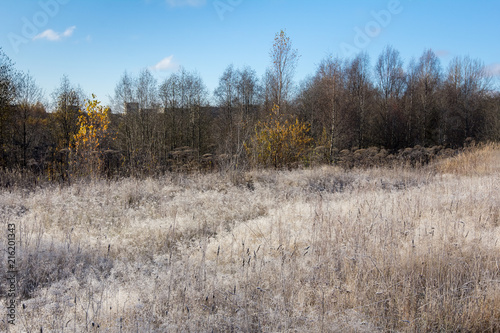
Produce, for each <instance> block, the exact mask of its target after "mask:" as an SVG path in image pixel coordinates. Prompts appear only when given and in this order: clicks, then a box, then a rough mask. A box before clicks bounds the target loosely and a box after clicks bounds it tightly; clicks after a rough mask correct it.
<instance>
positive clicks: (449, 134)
mask: <svg viewBox="0 0 500 333" xmlns="http://www.w3.org/2000/svg"><path fill="white" fill-rule="evenodd" d="M490 83H491V78H490V77H489V76H488V75H487V72H486V69H485V66H484V64H483V62H482V61H480V60H478V59H472V58H470V57H463V58H461V57H457V58H454V59H453V60H452V61H451V63H450V65H449V68H448V73H447V77H446V82H445V95H446V109H447V114H446V121H445V123H444V126H445V128H444V132H445V133H446V137H445V138H444V141H445V143H450V144H452V145H460V144H462V143H463V142H464V141H465V139H467V138H479V137H480V134H481V131H483V127H484V125H485V113H484V112H485V104H484V103H485V101H486V97H487V96H488V93H489V90H490Z"/></svg>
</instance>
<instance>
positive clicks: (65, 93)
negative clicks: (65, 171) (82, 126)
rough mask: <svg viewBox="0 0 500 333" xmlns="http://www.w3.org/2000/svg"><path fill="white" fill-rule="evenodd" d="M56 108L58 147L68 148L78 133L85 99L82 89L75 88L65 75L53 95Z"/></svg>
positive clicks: (55, 119)
mask: <svg viewBox="0 0 500 333" xmlns="http://www.w3.org/2000/svg"><path fill="white" fill-rule="evenodd" d="M52 99H53V103H54V106H55V112H54V121H55V126H56V129H55V130H56V135H57V137H58V147H59V148H60V149H61V148H68V147H69V146H70V143H71V141H72V138H73V136H74V135H75V133H76V132H77V131H78V114H79V110H80V109H81V107H82V105H83V103H84V100H85V97H84V93H83V91H82V90H81V88H80V87H75V86H73V85H72V84H71V82H70V81H69V78H68V77H67V76H66V75H64V76H63V77H62V78H61V83H60V85H59V87H58V88H57V89H56V90H55V91H54V92H53V93H52Z"/></svg>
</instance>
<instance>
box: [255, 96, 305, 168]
mask: <svg viewBox="0 0 500 333" xmlns="http://www.w3.org/2000/svg"><path fill="white" fill-rule="evenodd" d="M309 130H310V126H309V124H307V123H303V122H300V121H299V120H298V119H295V120H293V121H292V120H289V119H286V117H285V116H283V115H280V112H279V107H278V106H277V105H274V107H273V110H272V112H271V114H270V115H269V118H268V120H267V121H265V122H260V121H259V122H258V123H257V125H256V126H255V133H254V135H253V137H252V139H251V140H250V142H249V143H248V144H245V149H246V151H247V154H248V155H249V157H250V159H251V160H252V161H253V162H254V163H255V164H258V165H262V166H274V167H275V168H282V167H285V166H287V167H291V166H293V165H295V164H296V163H298V162H301V161H305V160H306V159H307V153H308V152H309V150H310V147H311V144H312V141H313V139H312V138H311V137H310V136H309Z"/></svg>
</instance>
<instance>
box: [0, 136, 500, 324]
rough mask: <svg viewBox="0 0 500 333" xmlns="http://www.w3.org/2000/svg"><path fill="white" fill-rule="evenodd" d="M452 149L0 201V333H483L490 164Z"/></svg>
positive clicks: (494, 246) (490, 156) (493, 203)
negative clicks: (426, 156)
mask: <svg viewBox="0 0 500 333" xmlns="http://www.w3.org/2000/svg"><path fill="white" fill-rule="evenodd" d="M467 154H469V155H467V156H465V155H464V156H460V157H457V158H456V159H454V160H451V161H446V162H442V163H441V164H439V165H437V166H432V167H428V168H423V169H420V170H411V169H404V168H402V169H383V168H380V169H376V168H374V169H369V170H353V171H343V170H340V169H337V168H334V167H321V168H315V169H312V170H296V171H287V172H276V171H254V172H251V173H247V174H245V175H238V174H232V175H226V176H224V175H223V176H221V175H190V176H183V175H173V176H170V177H164V178H161V179H147V180H135V179H124V180H120V181H116V182H111V183H107V182H104V181H103V182H95V183H91V184H83V183H82V184H74V185H72V186H71V187H63V188H60V187H48V188H43V189H38V190H36V191H29V192H28V191H24V190H22V189H11V190H10V191H3V192H2V193H1V195H0V207H1V211H0V214H1V215H2V216H1V217H2V221H3V222H4V223H8V222H10V223H13V222H14V223H16V226H17V228H18V231H19V232H18V239H19V240H20V244H19V246H18V248H19V250H18V253H17V256H18V262H19V286H18V288H19V291H20V298H19V307H18V309H17V318H18V320H17V325H16V326H15V327H12V326H11V327H9V329H10V331H12V332H39V331H40V329H41V328H43V332H167V331H168V332H187V331H190V332H322V331H324V332H375V331H380V332H387V331H398V332H425V331H427V332H438V331H439V332H444V331H449V332H456V331H486V332H497V331H499V330H500V321H499V318H500V266H499V261H500V251H499V250H500V244H499V242H498V240H499V237H500V229H499V225H500V176H499V173H498V172H496V171H498V169H497V168H498V165H499V164H500V163H499V162H500V161H499V157H500V154H499V149H498V147H497V146H493V145H489V146H486V147H484V148H483V149H482V150H480V151H471V152H468V153H467ZM476 156H477V157H476ZM465 164H466V165H465ZM436 170H438V171H436ZM5 238H6V237H3V238H2V239H0V247H1V248H4V247H5V242H6V239H5ZM5 265H6V260H2V261H1V263H0V270H1V271H5ZM0 295H1V297H2V298H5V296H6V295H5V287H4V282H3V281H2V285H1V289H0ZM4 306H5V302H2V305H1V307H0V311H4V313H5V311H6V310H5V308H4ZM6 329H7V327H6V325H5V323H4V322H1V323H0V330H1V331H5V330H6Z"/></svg>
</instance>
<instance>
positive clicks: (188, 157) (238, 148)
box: [0, 31, 500, 180]
mask: <svg viewBox="0 0 500 333" xmlns="http://www.w3.org/2000/svg"><path fill="white" fill-rule="evenodd" d="M269 55H270V64H269V67H268V68H267V70H266V72H265V74H264V75H263V76H262V77H260V78H259V77H258V76H257V73H256V71H255V70H254V69H252V68H251V67H243V68H235V67H234V66H233V65H229V66H227V68H226V69H225V70H224V72H223V73H222V75H221V76H220V78H219V84H218V86H217V87H216V89H215V90H214V91H213V92H209V91H208V89H207V87H206V85H205V84H204V82H203V79H202V77H201V76H200V75H199V74H198V73H197V72H195V71H189V70H186V69H184V68H181V69H180V70H179V71H177V72H175V73H172V74H171V75H170V76H169V77H168V78H166V79H165V80H163V81H162V82H158V81H157V80H156V79H155V77H154V76H153V75H152V73H151V72H150V71H149V70H148V69H144V70H143V71H141V72H140V73H139V74H138V75H137V76H133V75H131V74H129V73H127V72H124V74H123V75H122V77H121V78H120V79H119V81H118V83H117V84H116V87H115V91H114V96H113V98H112V105H111V111H112V112H108V111H107V110H104V109H103V108H102V107H101V106H100V105H99V103H98V101H96V99H95V98H93V99H92V98H87V97H86V96H85V94H84V93H83V91H82V89H81V88H80V87H79V86H77V85H74V84H73V83H71V82H70V80H69V78H68V77H67V76H64V77H63V78H62V79H61V82H60V85H59V87H58V88H57V89H56V90H55V91H54V92H53V93H52V94H51V96H50V97H51V98H50V99H51V101H50V102H44V98H45V97H44V94H43V91H42V90H41V89H40V88H39V87H38V86H37V84H36V81H35V79H34V78H33V77H32V76H31V75H30V74H29V73H22V72H19V71H17V70H16V69H15V66H14V64H13V62H12V61H11V60H10V59H9V58H8V57H7V56H6V55H5V54H4V53H3V52H2V50H1V49H0V147H1V151H0V158H1V159H0V168H2V170H7V171H12V170H19V171H22V172H24V173H29V174H30V175H34V176H36V177H44V178H49V179H52V180H70V179H71V177H74V176H76V174H75V172H74V171H75V170H76V169H81V168H76V166H77V164H75V163H76V160H75V159H76V156H77V155H78V154H79V156H86V158H92V159H93V161H94V162H95V161H98V162H99V163H97V164H95V165H97V166H98V168H97V169H96V168H91V169H92V170H93V171H92V173H93V174H94V176H95V175H97V176H102V175H107V176H114V175H154V174H159V173H164V172H167V171H177V170H192V169H219V170H227V169H230V168H245V167H249V166H274V167H285V166H296V165H301V164H303V165H307V164H309V163H310V162H311V157H312V155H313V154H316V155H317V154H318V152H319V154H320V155H321V156H320V157H321V158H320V160H321V161H323V162H324V163H335V160H336V156H337V155H338V153H339V151H341V150H343V149H349V150H355V149H362V148H368V147H373V146H375V147H384V148H385V149H386V150H389V151H396V150H398V149H402V148H406V147H414V146H417V145H418V146H423V147H431V146H446V147H452V148H458V147H462V146H463V145H464V144H465V143H466V142H467V141H469V140H476V141H498V140H499V139H500V103H499V102H500V94H499V92H498V91H494V90H493V89H492V85H491V77H490V76H489V75H488V72H487V70H486V67H485V65H484V64H483V62H482V61H480V60H478V59H472V58H470V57H456V58H454V59H453V60H452V61H451V62H450V64H449V65H448V67H447V68H446V69H443V68H442V66H441V63H440V60H439V58H438V57H437V55H436V54H435V53H434V52H433V51H432V50H425V51H424V52H423V53H422V54H421V55H420V56H419V57H418V58H416V59H412V60H411V61H410V62H409V63H408V64H406V65H405V64H404V62H403V59H402V58H401V55H400V53H399V52H398V51H397V50H396V49H395V48H393V47H392V46H387V47H386V48H385V49H384V50H383V52H382V53H381V54H380V55H379V56H378V57H377V58H376V59H375V62H374V64H372V63H371V61H370V58H369V56H368V54H367V53H366V52H362V53H360V54H358V55H357V56H355V57H353V58H349V59H343V58H340V57H331V56H328V57H326V58H325V59H323V60H322V61H321V62H320V63H319V64H318V66H317V68H316V71H315V73H313V74H312V75H311V76H309V77H308V78H307V79H305V80H303V82H301V83H300V84H299V85H296V84H295V83H294V72H295V68H296V66H297V63H298V61H299V54H298V50H296V49H294V48H293V45H292V42H291V40H290V38H289V37H288V36H287V34H286V32H284V31H280V32H279V33H277V34H276V35H275V39H274V44H273V47H272V48H271V50H270V52H269ZM89 107H90V109H89ZM82 117H83V118H82ZM91 117H92V119H94V120H92V121H98V122H101V123H99V124H97V125H88V124H94V123H92V122H91V121H90V120H89V119H90V118H91ZM96 119H97V120H96ZM82 126H87V127H82ZM97 126H100V128H101V130H100V131H99V132H97V131H94V132H92V133H93V134H92V135H94V136H97V135H99V136H101V137H99V138H97V137H95V138H90V137H89V135H88V133H90V132H89V131H90V130H91V129H92V128H95V127H97ZM104 132H106V133H104ZM97 133H100V134H97ZM79 138H80V139H82V138H83V139H82V140H87V141H85V142H78V140H79ZM85 138H86V139H85ZM88 142H98V144H97V145H95V144H94V145H90V146H91V147H92V149H91V148H86V149H87V150H89V151H86V152H84V153H82V148H81V147H90V146H89V145H88ZM78 147H79V148H78ZM78 149H79V150H78ZM77 151H78V154H77ZM316 157H317V156H316ZM85 161H86V160H84V161H81V160H80V161H79V163H80V164H78V165H82V163H83V164H85Z"/></svg>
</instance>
